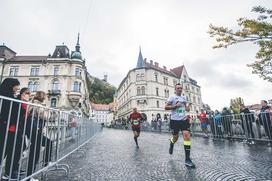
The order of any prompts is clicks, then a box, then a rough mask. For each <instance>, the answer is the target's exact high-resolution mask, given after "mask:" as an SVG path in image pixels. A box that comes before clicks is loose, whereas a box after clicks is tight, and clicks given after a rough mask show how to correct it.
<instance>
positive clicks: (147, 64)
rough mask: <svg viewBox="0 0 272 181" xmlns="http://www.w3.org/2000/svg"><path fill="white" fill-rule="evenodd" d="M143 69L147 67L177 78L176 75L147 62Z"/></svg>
mask: <svg viewBox="0 0 272 181" xmlns="http://www.w3.org/2000/svg"><path fill="white" fill-rule="evenodd" d="M145 67H147V68H152V69H155V70H158V71H160V72H163V73H166V74H169V75H171V76H175V77H177V75H176V74H175V73H174V72H172V71H169V70H167V69H163V68H161V67H159V66H155V65H154V64H151V63H148V62H145Z"/></svg>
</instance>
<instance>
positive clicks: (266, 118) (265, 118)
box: [258, 100, 272, 142]
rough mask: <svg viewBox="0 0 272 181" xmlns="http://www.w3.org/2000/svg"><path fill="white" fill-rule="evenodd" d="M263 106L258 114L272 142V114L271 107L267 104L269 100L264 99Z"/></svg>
mask: <svg viewBox="0 0 272 181" xmlns="http://www.w3.org/2000/svg"><path fill="white" fill-rule="evenodd" d="M261 105H262V108H261V110H260V113H259V115H258V118H259V121H260V124H261V125H263V127H264V130H265V134H266V136H268V139H269V140H270V142H272V127H271V120H270V114H271V107H270V106H268V105H267V101H265V100H262V101H261Z"/></svg>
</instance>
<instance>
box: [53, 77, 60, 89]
mask: <svg viewBox="0 0 272 181" xmlns="http://www.w3.org/2000/svg"><path fill="white" fill-rule="evenodd" d="M59 85H60V83H59V81H58V80H56V79H55V80H53V82H52V90H59Z"/></svg>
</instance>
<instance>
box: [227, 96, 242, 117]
mask: <svg viewBox="0 0 272 181" xmlns="http://www.w3.org/2000/svg"><path fill="white" fill-rule="evenodd" d="M241 104H244V100H243V99H242V98H241V97H237V98H234V99H231V100H230V109H231V110H232V111H233V113H234V114H239V113H240V105H241Z"/></svg>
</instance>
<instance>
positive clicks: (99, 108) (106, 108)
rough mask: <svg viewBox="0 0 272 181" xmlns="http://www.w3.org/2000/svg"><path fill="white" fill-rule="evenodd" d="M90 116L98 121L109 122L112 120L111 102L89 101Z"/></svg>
mask: <svg viewBox="0 0 272 181" xmlns="http://www.w3.org/2000/svg"><path fill="white" fill-rule="evenodd" d="M91 111H92V113H91V114H92V117H93V118H94V120H95V121H96V122H99V123H105V124H107V123H110V122H111V121H112V120H113V103H110V104H94V103H91Z"/></svg>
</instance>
